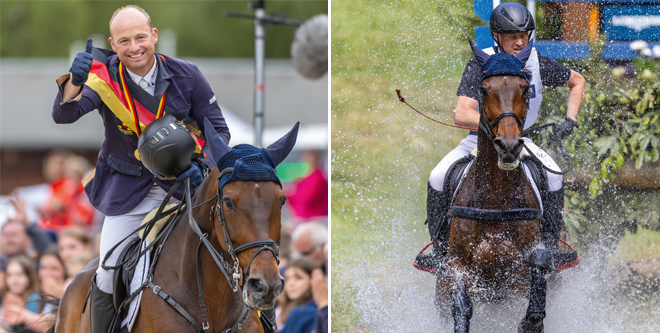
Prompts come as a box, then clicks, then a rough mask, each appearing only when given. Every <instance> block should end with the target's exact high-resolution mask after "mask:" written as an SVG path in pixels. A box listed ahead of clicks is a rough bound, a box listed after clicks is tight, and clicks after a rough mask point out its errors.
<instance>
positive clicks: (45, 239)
mask: <svg viewBox="0 0 660 333" xmlns="http://www.w3.org/2000/svg"><path fill="white" fill-rule="evenodd" d="M10 202H11V204H12V205H13V206H14V211H15V212H16V214H15V215H14V217H13V218H12V219H11V220H10V221H13V222H18V223H20V224H21V225H23V228H22V229H24V230H25V232H26V233H27V236H29V238H30V240H31V243H30V244H23V246H25V250H24V251H23V250H21V252H20V253H19V254H29V256H30V257H31V258H33V259H36V258H37V257H38V254H39V253H41V252H43V251H44V250H45V249H46V248H47V247H49V246H50V245H52V244H53V239H52V238H51V237H49V236H48V235H46V234H45V233H44V232H43V231H42V230H41V229H40V228H39V227H38V226H37V224H36V223H35V221H32V220H30V219H29V218H28V215H27V212H26V210H25V203H24V202H23V201H22V200H21V198H19V197H18V195H16V194H14V196H13V197H12V198H10ZM14 231H16V230H14ZM30 246H32V249H31V248H30ZM31 250H34V251H35V252H36V253H35V252H32V253H29V252H30V251H31ZM3 253H5V254H6V255H8V256H11V254H9V253H8V252H4V251H3Z"/></svg>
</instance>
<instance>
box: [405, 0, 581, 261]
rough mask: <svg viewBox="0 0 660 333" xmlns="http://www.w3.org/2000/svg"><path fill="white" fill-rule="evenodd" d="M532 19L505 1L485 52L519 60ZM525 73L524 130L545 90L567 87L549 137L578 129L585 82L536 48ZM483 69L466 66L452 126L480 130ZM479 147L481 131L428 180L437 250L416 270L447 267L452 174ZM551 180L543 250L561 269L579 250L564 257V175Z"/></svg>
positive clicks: (544, 157) (422, 257)
mask: <svg viewBox="0 0 660 333" xmlns="http://www.w3.org/2000/svg"><path fill="white" fill-rule="evenodd" d="M534 28H535V25H534V18H533V17H532V14H531V13H530V12H529V11H528V10H527V8H525V6H523V5H521V4H519V3H517V2H505V3H502V4H500V5H498V6H497V7H495V9H493V12H492V14H491V16H490V31H491V32H492V37H493V39H494V40H495V43H496V46H494V47H491V48H487V49H485V50H484V51H485V52H486V53H488V54H490V55H492V54H495V53H498V52H505V53H507V54H511V55H516V54H518V53H519V52H520V51H522V49H523V48H524V47H525V46H527V44H528V43H529V37H530V35H531V32H532V31H533V30H534ZM525 70H526V71H528V72H529V73H531V79H530V80H529V82H528V83H529V93H528V106H527V117H526V119H525V123H524V126H523V129H528V128H530V127H532V125H534V123H535V122H536V119H537V118H538V115H539V108H540V106H541V101H542V100H543V95H542V90H541V89H542V88H543V87H546V88H556V87H564V86H566V87H568V88H569V89H570V92H569V93H568V100H567V107H566V120H565V121H564V122H563V123H561V124H559V125H555V126H554V127H553V133H552V134H551V135H550V138H551V139H552V140H561V139H564V138H565V137H567V136H568V135H570V134H571V133H572V132H573V130H574V129H575V128H577V115H578V112H579V111H580V107H581V105H582V101H583V99H584V90H585V81H584V78H583V77H582V75H580V74H578V73H576V72H575V71H573V70H571V69H569V68H567V67H565V66H562V65H560V64H558V63H557V62H556V61H554V60H552V59H550V58H548V57H544V56H542V55H540V53H539V52H538V50H536V49H532V53H531V55H530V57H529V60H528V61H527V63H526V66H525ZM481 75H482V72H481V65H480V64H479V62H478V61H477V60H476V59H475V58H473V59H472V60H470V61H469V62H468V63H467V65H466V66H465V70H464V71H463V77H462V79H461V83H460V85H459V87H458V92H457V93H456V94H457V95H458V100H457V101H456V109H455V110H454V123H456V125H460V126H466V127H470V128H477V127H478V126H479V117H480V113H479V101H480V100H481V80H480V78H481ZM523 140H524V142H525V145H526V146H527V147H528V148H529V149H530V150H531V151H532V152H533V153H534V155H536V156H537V157H538V158H539V159H540V160H541V162H542V163H543V164H544V166H545V167H547V168H549V169H551V170H555V171H558V170H559V167H558V166H557V164H556V163H555V162H554V161H553V160H552V158H551V157H550V156H549V155H548V154H546V153H545V152H544V151H542V150H541V149H540V148H539V147H538V146H537V145H536V144H534V142H532V140H531V139H530V138H529V137H524V138H523ZM476 147H477V131H470V134H469V135H468V136H467V137H466V138H465V139H463V140H462V141H461V142H460V143H459V145H458V147H456V148H454V150H452V151H451V152H449V153H448V154H447V155H446V156H445V157H444V158H443V159H442V161H440V163H439V164H438V165H437V166H436V167H435V168H434V169H433V171H432V172H431V175H430V177H429V184H428V197H427V207H426V211H427V218H426V223H427V224H428V228H429V233H430V235H431V241H432V242H433V250H432V252H431V253H430V254H419V255H418V256H417V258H416V259H415V267H417V268H418V269H421V270H424V271H429V272H432V273H437V272H439V271H441V270H440V268H441V267H442V266H443V264H444V263H445V262H446V255H447V250H448V248H449V230H450V226H449V218H448V217H447V211H448V210H449V206H450V204H451V194H453V193H448V192H450V190H449V189H447V188H445V187H446V186H445V184H446V183H448V181H447V180H448V179H446V177H447V178H448V177H451V175H448V173H449V170H450V169H451V167H452V166H453V165H454V163H455V162H457V161H458V160H460V159H462V158H464V157H466V156H468V155H469V154H470V153H471V152H472V151H473V150H474V149H475V148H476ZM545 178H546V179H547V181H546V182H545V183H546V186H544V187H545V191H544V192H543V193H541V197H542V198H543V203H542V204H543V219H542V221H541V238H542V241H543V244H544V245H545V247H546V248H547V249H548V250H549V252H550V253H551V254H552V257H553V258H552V259H553V264H554V265H555V266H557V267H558V266H562V265H565V264H568V263H571V262H574V261H575V260H576V258H577V254H576V253H575V251H570V252H560V251H559V249H558V242H559V237H560V232H561V229H562V227H563V226H564V221H563V208H564V188H563V183H562V176H561V175H558V174H555V173H550V172H548V171H545Z"/></svg>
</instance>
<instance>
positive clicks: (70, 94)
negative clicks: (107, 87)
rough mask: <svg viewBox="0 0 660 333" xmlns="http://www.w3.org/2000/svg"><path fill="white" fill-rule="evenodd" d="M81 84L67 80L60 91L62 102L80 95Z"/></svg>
mask: <svg viewBox="0 0 660 333" xmlns="http://www.w3.org/2000/svg"><path fill="white" fill-rule="evenodd" d="M81 92H82V86H74V85H73V83H71V80H67V81H66V83H65V84H64V89H63V91H62V101H61V102H62V103H64V102H66V101H69V100H72V99H74V98H76V97H78V96H79V95H80V93H81Z"/></svg>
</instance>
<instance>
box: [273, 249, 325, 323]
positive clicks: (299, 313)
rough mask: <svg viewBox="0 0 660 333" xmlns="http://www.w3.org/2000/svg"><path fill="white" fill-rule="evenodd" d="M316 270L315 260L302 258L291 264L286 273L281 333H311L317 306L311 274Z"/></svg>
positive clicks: (280, 319)
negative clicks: (313, 297) (313, 296)
mask: <svg viewBox="0 0 660 333" xmlns="http://www.w3.org/2000/svg"><path fill="white" fill-rule="evenodd" d="M314 268H316V263H315V262H314V260H312V259H310V258H307V257H302V258H298V259H296V260H293V261H291V262H289V264H288V265H287V266H286V269H285V271H284V294H285V295H286V297H285V299H284V302H282V303H283V304H281V306H280V311H279V316H278V317H277V319H278V322H279V323H278V326H280V330H279V332H281V333H309V332H311V330H312V328H313V325H314V318H315V317H316V304H315V303H314V300H313V299H312V286H311V282H310V281H311V274H312V271H313V270H314ZM281 323H283V324H281Z"/></svg>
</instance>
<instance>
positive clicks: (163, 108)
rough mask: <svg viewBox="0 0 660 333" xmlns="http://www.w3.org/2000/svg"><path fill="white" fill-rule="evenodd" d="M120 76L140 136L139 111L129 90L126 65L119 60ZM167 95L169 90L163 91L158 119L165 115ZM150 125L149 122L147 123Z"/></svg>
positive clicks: (157, 114)
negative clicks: (125, 73)
mask: <svg viewBox="0 0 660 333" xmlns="http://www.w3.org/2000/svg"><path fill="white" fill-rule="evenodd" d="M159 56H160V57H161V58H162V59H163V61H165V58H164V57H163V56H161V55H160V54H159ZM119 77H120V78H121V86H122V90H123V91H124V96H125V97H126V102H127V103H126V104H128V108H129V110H130V111H131V115H133V122H134V123H135V128H136V131H135V133H136V134H137V136H138V138H139V137H140V134H142V128H140V121H139V120H138V115H137V112H136V111H135V104H134V103H133V98H132V97H131V94H130V92H129V91H128V86H127V85H126V77H125V75H124V65H123V64H122V63H121V62H119ZM165 96H167V91H165V92H163V97H161V98H160V103H158V111H157V112H156V119H158V118H160V117H161V116H162V115H163V110H165ZM145 125H148V124H145Z"/></svg>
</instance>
